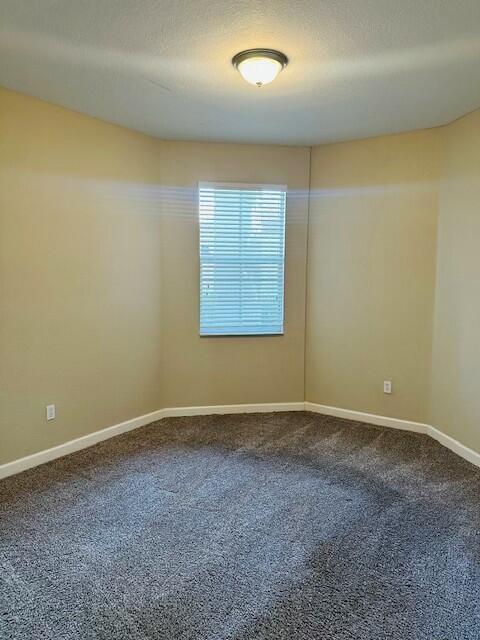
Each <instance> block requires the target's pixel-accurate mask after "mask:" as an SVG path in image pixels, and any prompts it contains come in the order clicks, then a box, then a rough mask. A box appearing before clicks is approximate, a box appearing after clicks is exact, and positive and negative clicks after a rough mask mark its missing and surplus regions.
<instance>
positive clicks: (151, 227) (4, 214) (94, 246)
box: [0, 89, 161, 464]
mask: <svg viewBox="0 0 480 640" xmlns="http://www.w3.org/2000/svg"><path fill="white" fill-rule="evenodd" d="M0 130H1V132H0V464H1V463H3V462H7V461H10V460H13V459H16V458H20V457H22V456H25V455H28V454H31V453H34V452H37V451H40V450H43V449H47V448H49V447H52V446H55V445H58V444H61V443H63V442H66V441H68V440H71V439H73V438H77V437H79V436H83V435H85V434H87V433H90V432H92V431H96V430H98V429H101V428H103V427H107V426H109V425H113V424H116V423H118V422H122V421H124V420H127V419H129V418H133V417H135V416H138V415H141V414H144V413H147V412H149V411H153V410H156V409H158V407H159V400H158V393H159V386H160V375H161V299H160V296H161V277H160V269H161V261H160V252H159V244H160V243H159V238H160V203H159V201H158V198H157V192H156V185H157V183H158V168H157V167H158V156H159V147H158V142H157V141H156V140H153V139H151V138H148V137H147V136H143V135H140V134H138V133H134V132H132V131H128V130H126V129H122V128H121V127H116V126H113V125H110V124H107V123H105V122H100V121H99V120H94V119H93V118H89V117H86V116H83V115H80V114H77V113H74V112H72V111H68V110H67V109H62V108H60V107H55V106H53V105H50V104H46V103H44V102H41V101H39V100H34V99H32V98H28V97H26V96H22V95H20V94H17V93H13V92H10V91H5V90H1V89H0ZM50 403H55V404H56V407H57V417H56V420H55V421H53V422H47V421H46V420H45V406H46V405H47V404H50Z"/></svg>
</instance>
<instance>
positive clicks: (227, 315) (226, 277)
mask: <svg viewBox="0 0 480 640" xmlns="http://www.w3.org/2000/svg"><path fill="white" fill-rule="evenodd" d="M285 203H286V187H284V186H276V185H261V184H258V185H257V184H255V185H241V184H240V185H237V184H213V183H200V185H199V219H200V335H202V336H215V335H269V334H282V333H283V300H284V271H285V268H284V263H285Z"/></svg>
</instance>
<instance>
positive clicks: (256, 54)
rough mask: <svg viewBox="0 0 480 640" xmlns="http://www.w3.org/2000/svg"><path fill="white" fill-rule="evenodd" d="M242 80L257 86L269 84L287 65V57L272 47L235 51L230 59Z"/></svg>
mask: <svg viewBox="0 0 480 640" xmlns="http://www.w3.org/2000/svg"><path fill="white" fill-rule="evenodd" d="M232 63H233V66H234V67H236V68H237V69H238V71H239V73H240V75H241V76H242V78H243V79H244V80H246V81H247V82H249V83H250V84H253V85H256V86H257V87H263V85H264V84H269V83H270V82H272V81H273V80H275V78H276V77H277V76H278V74H279V73H280V71H281V70H282V69H283V68H284V67H285V66H286V65H287V63H288V60H287V57H286V56H285V55H284V54H283V53H280V51H274V50H273V49H249V50H248V51H242V52H240V53H237V55H236V56H234V58H233V60H232Z"/></svg>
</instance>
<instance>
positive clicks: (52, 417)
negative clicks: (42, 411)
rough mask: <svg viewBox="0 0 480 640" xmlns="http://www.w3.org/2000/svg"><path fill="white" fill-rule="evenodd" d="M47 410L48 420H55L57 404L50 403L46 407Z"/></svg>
mask: <svg viewBox="0 0 480 640" xmlns="http://www.w3.org/2000/svg"><path fill="white" fill-rule="evenodd" d="M46 410H47V420H55V405H54V404H49V405H47V407H46Z"/></svg>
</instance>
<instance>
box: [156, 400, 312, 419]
mask: <svg viewBox="0 0 480 640" xmlns="http://www.w3.org/2000/svg"><path fill="white" fill-rule="evenodd" d="M304 409H305V403H304V402H277V403H273V402H272V403H270V402H267V403H261V404H213V405H206V406H201V407H170V408H167V409H163V417H164V418H170V417H175V416H209V415H214V414H229V413H273V412H277V411H304Z"/></svg>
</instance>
